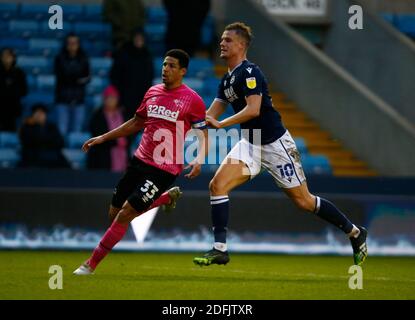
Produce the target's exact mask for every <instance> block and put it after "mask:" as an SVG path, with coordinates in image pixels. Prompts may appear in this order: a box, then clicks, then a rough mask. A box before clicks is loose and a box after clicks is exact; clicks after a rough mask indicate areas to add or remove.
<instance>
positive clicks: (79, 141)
mask: <svg viewBox="0 0 415 320" xmlns="http://www.w3.org/2000/svg"><path fill="white" fill-rule="evenodd" d="M90 138H91V134H90V133H89V132H71V133H69V134H68V136H67V142H66V146H67V147H68V148H69V149H81V147H82V145H83V144H84V142H85V141H87V140H88V139H90Z"/></svg>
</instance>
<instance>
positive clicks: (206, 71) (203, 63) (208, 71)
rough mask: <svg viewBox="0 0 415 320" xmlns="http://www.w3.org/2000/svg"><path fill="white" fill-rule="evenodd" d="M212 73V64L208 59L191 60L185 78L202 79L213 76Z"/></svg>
mask: <svg viewBox="0 0 415 320" xmlns="http://www.w3.org/2000/svg"><path fill="white" fill-rule="evenodd" d="M213 71H214V70H213V63H212V61H210V60H209V59H205V58H193V59H191V60H190V64H189V70H188V73H187V76H188V77H199V78H204V77H208V76H213V75H214V72H213Z"/></svg>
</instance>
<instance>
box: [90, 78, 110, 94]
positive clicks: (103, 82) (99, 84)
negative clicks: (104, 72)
mask: <svg viewBox="0 0 415 320" xmlns="http://www.w3.org/2000/svg"><path fill="white" fill-rule="evenodd" d="M108 84H109V80H108V79H107V78H103V77H92V79H91V81H90V82H89V83H88V85H87V93H88V94H97V93H101V92H102V91H104V89H105V87H106V86H107V85H108Z"/></svg>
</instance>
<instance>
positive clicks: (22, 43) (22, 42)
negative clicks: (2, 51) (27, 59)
mask: <svg viewBox="0 0 415 320" xmlns="http://www.w3.org/2000/svg"><path fill="white" fill-rule="evenodd" d="M5 47H9V48H13V49H14V50H15V51H16V52H17V53H21V52H26V51H27V49H28V48H29V44H28V41H27V40H26V39H22V38H1V39H0V48H5Z"/></svg>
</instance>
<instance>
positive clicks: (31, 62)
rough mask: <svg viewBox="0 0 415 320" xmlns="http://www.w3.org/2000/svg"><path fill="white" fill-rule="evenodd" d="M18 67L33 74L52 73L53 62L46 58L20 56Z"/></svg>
mask: <svg viewBox="0 0 415 320" xmlns="http://www.w3.org/2000/svg"><path fill="white" fill-rule="evenodd" d="M17 65H18V66H19V67H21V68H22V69H23V70H25V71H26V72H28V73H32V74H40V73H51V71H52V61H51V60H50V59H47V58H45V57H38V56H35V57H31V56H19V57H17Z"/></svg>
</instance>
